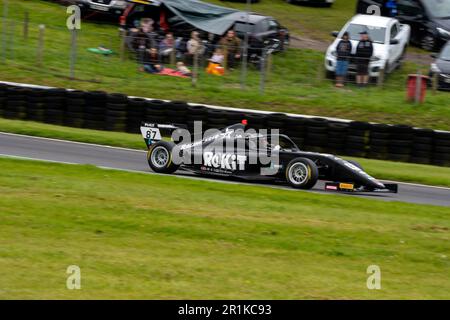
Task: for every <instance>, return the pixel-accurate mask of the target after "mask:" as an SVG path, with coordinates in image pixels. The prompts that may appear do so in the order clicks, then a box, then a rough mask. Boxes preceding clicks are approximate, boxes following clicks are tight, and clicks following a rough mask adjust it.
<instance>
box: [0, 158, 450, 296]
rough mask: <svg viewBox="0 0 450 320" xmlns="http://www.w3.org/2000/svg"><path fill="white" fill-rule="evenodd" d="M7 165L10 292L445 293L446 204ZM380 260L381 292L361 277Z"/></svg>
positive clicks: (2, 175) (4, 260)
mask: <svg viewBox="0 0 450 320" xmlns="http://www.w3.org/2000/svg"><path fill="white" fill-rule="evenodd" d="M0 167H1V168H2V170H1V171H0V194H2V197H0V208H1V216H2V218H1V220H0V242H1V243H2V250H1V251H0V271H1V273H2V280H1V282H0V298H1V299H24V298H26V299H105V298H106V299H109V298H131V299H142V298H144V299H448V298H450V296H449V291H448V288H449V287H450V278H449V277H448V270H449V267H450V262H449V256H448V253H449V251H450V247H449V243H450V241H449V231H448V230H449V228H450V224H449V220H448V216H449V214H450V209H449V208H444V207H434V206H425V205H413V204H402V203H389V202H382V201H372V200H367V199H359V198H353V197H351V198H349V197H342V196H336V195H318V194H311V193H305V192H292V191H289V190H275V189H270V188H264V187H256V186H255V187H253V186H239V185H227V184H221V183H214V182H205V181H194V180H187V179H182V178H176V177H168V176H154V175H144V174H135V173H126V172H116V171H108V170H102V169H98V168H94V167H90V166H77V165H63V164H49V163H42V162H34V161H23V160H12V159H0ZM160 199H164V201H160ZM374 264H375V265H378V266H379V267H380V268H381V281H382V282H381V286H382V289H381V290H368V289H367V288H366V279H367V277H368V275H367V274H366V269H367V267H368V266H369V265H374ZM69 265H78V266H79V267H80V268H81V276H82V278H81V286H82V289H81V290H67V289H66V277H67V274H66V269H67V267H68V266H69Z"/></svg>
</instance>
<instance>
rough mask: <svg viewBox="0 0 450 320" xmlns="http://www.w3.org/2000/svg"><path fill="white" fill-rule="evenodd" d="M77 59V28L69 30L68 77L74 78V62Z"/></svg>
mask: <svg viewBox="0 0 450 320" xmlns="http://www.w3.org/2000/svg"><path fill="white" fill-rule="evenodd" d="M76 60H77V29H75V28H74V29H73V30H71V41H70V79H74V78H75V64H76Z"/></svg>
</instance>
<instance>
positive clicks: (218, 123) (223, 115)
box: [204, 109, 229, 130]
mask: <svg viewBox="0 0 450 320" xmlns="http://www.w3.org/2000/svg"><path fill="white" fill-rule="evenodd" d="M227 113H228V112H227V111H224V110H219V109H208V124H207V126H205V128H204V130H207V129H212V128H215V129H220V128H224V127H227V126H228V125H229V123H228V119H227Z"/></svg>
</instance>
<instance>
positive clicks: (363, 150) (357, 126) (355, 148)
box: [345, 121, 371, 158]
mask: <svg viewBox="0 0 450 320" xmlns="http://www.w3.org/2000/svg"><path fill="white" fill-rule="evenodd" d="M370 129H371V124H370V123H367V122H360V121H352V122H350V124H349V127H348V131H347V141H346V144H345V154H346V155H348V156H353V157H361V158H363V157H366V156H367V152H368V149H369V141H370Z"/></svg>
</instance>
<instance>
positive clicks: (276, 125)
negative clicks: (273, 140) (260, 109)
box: [266, 113, 289, 134]
mask: <svg viewBox="0 0 450 320" xmlns="http://www.w3.org/2000/svg"><path fill="white" fill-rule="evenodd" d="M288 118H289V117H288V116H287V115H286V114H285V113H271V114H268V115H267V119H266V124H267V129H268V130H278V133H280V134H283V133H286V130H285V127H286V121H287V119H288ZM273 133H274V132H273Z"/></svg>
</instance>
